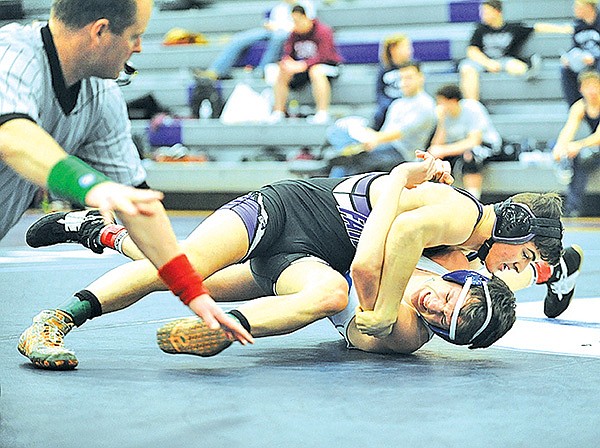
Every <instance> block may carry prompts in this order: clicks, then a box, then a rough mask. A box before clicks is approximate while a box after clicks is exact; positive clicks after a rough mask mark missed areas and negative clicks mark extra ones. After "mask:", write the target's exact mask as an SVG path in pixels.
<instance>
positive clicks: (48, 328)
mask: <svg viewBox="0 0 600 448" xmlns="http://www.w3.org/2000/svg"><path fill="white" fill-rule="evenodd" d="M74 326H75V324H74V323H73V319H72V318H71V316H69V315H68V314H67V313H65V312H64V311H61V310H44V311H42V312H41V313H40V314H38V315H37V316H35V317H34V318H33V325H31V327H29V328H28V329H27V330H25V331H24V332H23V334H21V337H20V338H19V345H18V346H17V349H18V350H19V352H20V353H21V354H22V355H23V356H25V357H27V358H29V360H30V361H31V362H32V363H33V365H34V366H36V367H39V368H41V369H50V370H71V369H74V368H75V367H77V364H78V363H79V362H78V361H77V357H76V356H75V354H74V353H73V352H72V351H70V350H67V349H66V348H65V347H64V345H63V338H64V337H65V336H66V335H67V333H69V331H71V329H72V328H73V327H74Z"/></svg>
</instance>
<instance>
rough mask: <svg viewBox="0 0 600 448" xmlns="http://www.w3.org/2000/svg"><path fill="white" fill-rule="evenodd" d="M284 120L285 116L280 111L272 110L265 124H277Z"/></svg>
mask: <svg viewBox="0 0 600 448" xmlns="http://www.w3.org/2000/svg"><path fill="white" fill-rule="evenodd" d="M284 118H285V114H284V113H283V112H282V111H280V110H274V111H273V112H271V115H269V117H268V118H267V123H269V124H277V123H280V122H281V120H283V119H284Z"/></svg>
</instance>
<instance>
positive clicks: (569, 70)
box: [557, 0, 600, 106]
mask: <svg viewBox="0 0 600 448" xmlns="http://www.w3.org/2000/svg"><path fill="white" fill-rule="evenodd" d="M597 5H598V0H575V2H574V4H573V13H574V15H575V21H574V23H573V25H572V26H566V28H565V31H566V32H568V33H569V34H572V35H573V48H571V49H570V50H569V51H568V52H567V53H566V54H564V55H563V56H562V57H561V62H562V67H561V70H560V79H561V83H562V90H563V96H564V98H565V101H567V103H568V104H569V106H572V105H573V103H575V101H577V100H579V99H581V93H580V91H579V84H578V81H577V75H578V74H579V73H580V72H582V71H583V70H586V69H594V68H595V69H596V70H599V69H600V18H599V16H598V9H597ZM557 31H560V30H557Z"/></svg>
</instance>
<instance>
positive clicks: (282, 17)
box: [200, 0, 315, 80]
mask: <svg viewBox="0 0 600 448" xmlns="http://www.w3.org/2000/svg"><path fill="white" fill-rule="evenodd" d="M296 3H299V4H302V6H303V7H304V8H305V10H306V11H307V15H308V16H309V17H311V18H312V17H314V16H315V11H314V7H313V4H312V1H311V0H281V1H280V2H278V3H277V4H276V5H275V6H273V8H271V10H270V11H269V12H268V15H267V18H266V20H265V22H264V23H263V26H262V27H260V28H252V29H250V30H247V31H242V32H240V33H238V34H236V35H235V36H234V37H233V40H232V41H231V42H230V43H229V44H228V45H227V47H225V49H224V50H223V51H222V52H221V54H220V55H219V56H218V57H217V59H216V60H215V61H214V62H213V63H212V64H211V66H210V67H209V68H208V70H205V71H203V72H201V73H200V75H201V76H204V77H207V78H211V79H215V80H216V79H223V78H227V77H229V76H230V72H231V68H232V67H233V65H234V64H235V63H236V61H237V60H238V59H239V57H240V55H241V54H242V53H243V52H244V51H245V50H247V49H248V48H250V47H251V46H252V45H254V44H255V43H257V42H260V41H267V47H266V49H265V52H264V53H263V55H262V57H261V59H260V62H259V64H258V66H256V68H255V69H254V74H255V75H256V76H257V77H262V76H263V75H264V70H265V66H266V65H267V64H270V63H273V62H276V61H278V60H279V58H280V57H281V51H282V47H283V44H284V42H285V41H286V39H287V38H288V36H289V34H290V32H291V31H292V28H293V26H294V22H293V20H292V15H291V13H292V7H293V6H294V5H295V4H296Z"/></svg>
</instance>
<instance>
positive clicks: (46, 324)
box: [29, 313, 73, 348]
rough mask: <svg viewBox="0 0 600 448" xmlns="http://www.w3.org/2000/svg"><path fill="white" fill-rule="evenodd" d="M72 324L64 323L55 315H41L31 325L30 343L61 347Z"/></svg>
mask: <svg viewBox="0 0 600 448" xmlns="http://www.w3.org/2000/svg"><path fill="white" fill-rule="evenodd" d="M71 328H73V323H71V322H65V321H64V320H63V318H62V317H61V316H60V315H58V314H55V313H43V314H42V315H40V316H39V320H38V319H36V320H35V321H34V323H33V325H32V331H31V333H30V338H29V339H30V342H31V343H37V344H42V345H45V346H47V347H61V348H62V347H63V339H64V337H65V335H66V334H67V333H68V332H69V331H71Z"/></svg>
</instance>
